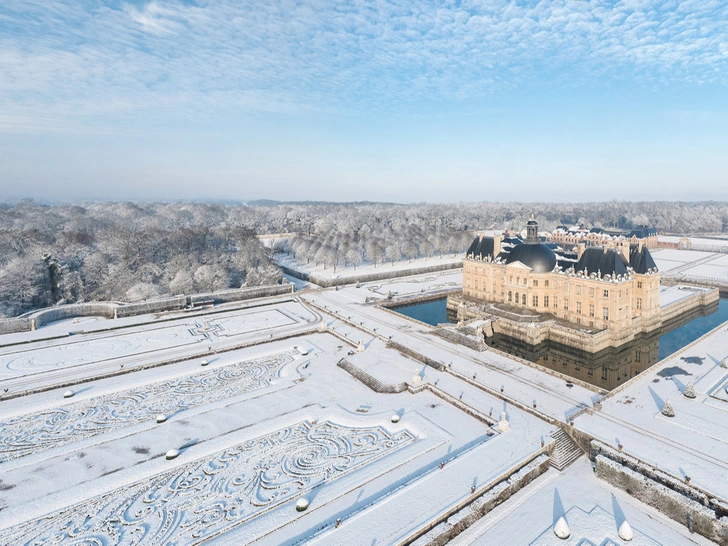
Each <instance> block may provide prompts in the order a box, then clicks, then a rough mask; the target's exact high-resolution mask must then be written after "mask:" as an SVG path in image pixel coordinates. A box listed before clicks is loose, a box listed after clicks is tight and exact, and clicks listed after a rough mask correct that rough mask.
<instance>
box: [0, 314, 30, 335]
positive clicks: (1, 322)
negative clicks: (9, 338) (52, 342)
mask: <svg viewBox="0 0 728 546" xmlns="http://www.w3.org/2000/svg"><path fill="white" fill-rule="evenodd" d="M28 330H30V319H28V318H10V319H0V335H2V334H14V333H16V332H27V331H28Z"/></svg>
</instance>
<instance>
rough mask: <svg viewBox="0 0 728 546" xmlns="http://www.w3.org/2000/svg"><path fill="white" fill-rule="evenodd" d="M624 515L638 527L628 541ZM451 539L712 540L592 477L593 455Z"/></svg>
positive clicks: (553, 544) (492, 544)
mask: <svg viewBox="0 0 728 546" xmlns="http://www.w3.org/2000/svg"><path fill="white" fill-rule="evenodd" d="M562 516H564V518H565V519H566V521H567V525H568V526H569V530H570V531H571V536H570V537H569V539H567V540H562V539H559V538H557V537H556V535H555V534H554V532H553V527H554V525H555V524H556V522H557V521H558V519H559V518H560V517H562ZM625 520H626V521H627V522H628V524H629V525H630V527H631V528H632V530H633V532H634V538H633V539H632V540H631V541H629V542H628V541H624V540H622V539H621V538H620V537H619V535H618V533H617V531H618V529H619V526H620V525H622V522H624V521H625ZM587 541H588V542H587ZM450 544H451V545H452V546H510V545H516V544H523V545H529V546H531V545H533V546H536V545H538V546H563V545H567V546H577V545H578V546H587V545H598V546H602V545H604V546H606V545H614V546H628V545H629V546H637V545H640V546H657V545H663V546H678V545H681V546H682V545H685V546H687V545H691V544H695V545H709V544H713V543H712V542H710V541H709V540H706V539H704V538H702V537H701V536H700V535H696V534H691V533H690V531H688V529H687V528H686V527H685V526H683V525H680V524H678V523H676V522H674V521H672V520H670V519H668V518H667V517H665V516H664V515H662V514H660V513H659V512H658V511H657V510H654V509H652V508H648V507H646V506H644V505H643V504H642V503H641V502H639V501H636V500H635V499H633V498H632V497H630V496H629V495H628V494H627V493H625V492H624V491H621V490H619V489H617V488H615V487H611V486H610V485H609V484H607V483H606V482H604V481H602V480H600V479H599V478H597V477H596V476H594V472H593V470H592V466H591V463H590V462H589V460H588V459H587V458H586V457H581V458H580V459H579V460H577V461H576V462H575V463H574V464H573V465H572V466H570V467H569V468H567V469H566V471H565V472H563V473H560V472H557V471H556V470H554V469H553V468H552V469H550V470H549V471H548V472H547V473H546V474H545V475H544V476H543V477H541V478H540V479H538V480H536V481H535V482H534V483H532V484H530V485H528V486H527V487H526V488H525V489H524V490H523V491H521V492H520V493H519V494H518V495H516V496H515V497H513V498H512V499H510V500H508V501H506V502H505V503H504V504H502V505H501V506H499V507H497V508H496V509H495V510H493V511H492V512H491V513H490V514H488V515H487V516H486V517H484V518H483V519H481V520H480V521H479V522H478V523H476V524H475V525H473V526H472V527H471V528H470V529H468V530H467V531H465V532H464V533H463V534H461V535H460V536H458V537H456V538H455V539H454V540H453V541H451V542H450Z"/></svg>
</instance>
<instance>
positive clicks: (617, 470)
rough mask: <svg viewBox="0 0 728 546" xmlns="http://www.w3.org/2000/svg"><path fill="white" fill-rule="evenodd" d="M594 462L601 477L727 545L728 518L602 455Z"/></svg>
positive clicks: (691, 529)
mask: <svg viewBox="0 0 728 546" xmlns="http://www.w3.org/2000/svg"><path fill="white" fill-rule="evenodd" d="M594 461H595V464H596V468H595V472H596V475H597V476H598V477H599V478H601V479H603V480H605V481H606V482H608V483H610V484H611V485H613V486H615V487H618V488H620V489H622V490H623V491H626V492H627V493H629V494H630V495H631V496H633V497H635V498H636V499H639V500H640V501H642V502H644V503H645V504H648V505H650V506H652V507H653V508H655V509H657V510H659V511H660V512H662V513H663V514H665V515H666V516H668V517H669V518H671V519H673V520H675V521H677V522H679V523H682V524H683V525H685V526H686V527H688V529H690V531H691V532H694V533H698V534H700V535H702V536H704V537H706V538H708V539H710V540H712V541H714V542H717V543H718V544H721V545H724V546H725V545H728V517H725V516H723V517H720V518H717V517H716V512H715V510H712V509H710V508H708V507H706V506H704V505H703V504H701V503H700V502H698V501H696V500H693V499H691V498H690V497H688V496H686V495H684V494H681V493H680V492H678V491H676V490H674V489H672V488H670V487H667V486H665V485H663V484H661V483H658V482H657V481H655V480H654V479H651V478H650V477H649V476H645V475H644V474H643V473H642V472H637V471H635V470H632V469H631V468H628V467H627V466H624V465H622V464H620V463H619V462H617V461H613V460H612V459H610V458H608V457H606V456H604V455H602V454H600V455H597V456H596V457H595V459H594Z"/></svg>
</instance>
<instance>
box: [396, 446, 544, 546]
mask: <svg viewBox="0 0 728 546" xmlns="http://www.w3.org/2000/svg"><path fill="white" fill-rule="evenodd" d="M550 462H551V460H550V459H549V457H548V456H547V455H545V454H543V453H539V454H537V456H536V457H535V458H534V459H532V460H530V461H527V462H526V464H524V465H522V466H521V467H520V468H518V467H517V468H515V469H511V470H509V471H508V472H507V473H506V474H505V475H504V476H502V477H500V478H498V479H497V480H496V481H495V483H493V482H491V483H490V484H487V485H486V487H485V488H483V489H481V490H480V491H477V490H476V492H475V493H474V494H473V496H471V497H470V498H468V499H467V500H466V501H464V502H462V503H460V504H458V505H457V506H456V507H455V508H454V509H452V510H449V511H448V512H447V513H445V514H443V515H442V516H440V517H438V518H437V519H436V520H435V521H434V522H433V524H434V526H432V527H431V528H429V529H427V530H426V532H424V534H422V531H421V532H420V534H418V535H416V536H414V537H410V538H409V539H405V540H404V541H403V542H402V543H401V544H407V545H412V546H442V545H444V544H447V543H448V542H449V541H451V540H452V539H454V538H455V537H456V536H458V535H459V534H460V533H462V532H463V531H465V530H466V529H467V528H468V527H470V526H471V525H472V524H473V523H475V522H476V521H478V520H479V519H480V518H482V517H483V516H485V515H486V514H487V513H488V512H490V511H491V510H493V509H494V508H495V507H496V506H498V505H500V504H502V503H504V502H505V501H506V500H508V499H509V498H511V497H512V496H513V495H514V494H515V493H517V492H518V491H520V490H521V489H523V488H524V487H526V486H527V485H528V484H529V483H531V482H532V481H533V480H535V479H536V478H538V477H539V476H540V475H541V474H543V473H544V472H546V471H547V470H548V469H549V466H550Z"/></svg>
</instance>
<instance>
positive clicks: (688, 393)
mask: <svg viewBox="0 0 728 546" xmlns="http://www.w3.org/2000/svg"><path fill="white" fill-rule="evenodd" d="M683 396H685V398H695V387H693V384H692V383H688V384H687V386H686V387H685V390H684V391H683Z"/></svg>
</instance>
